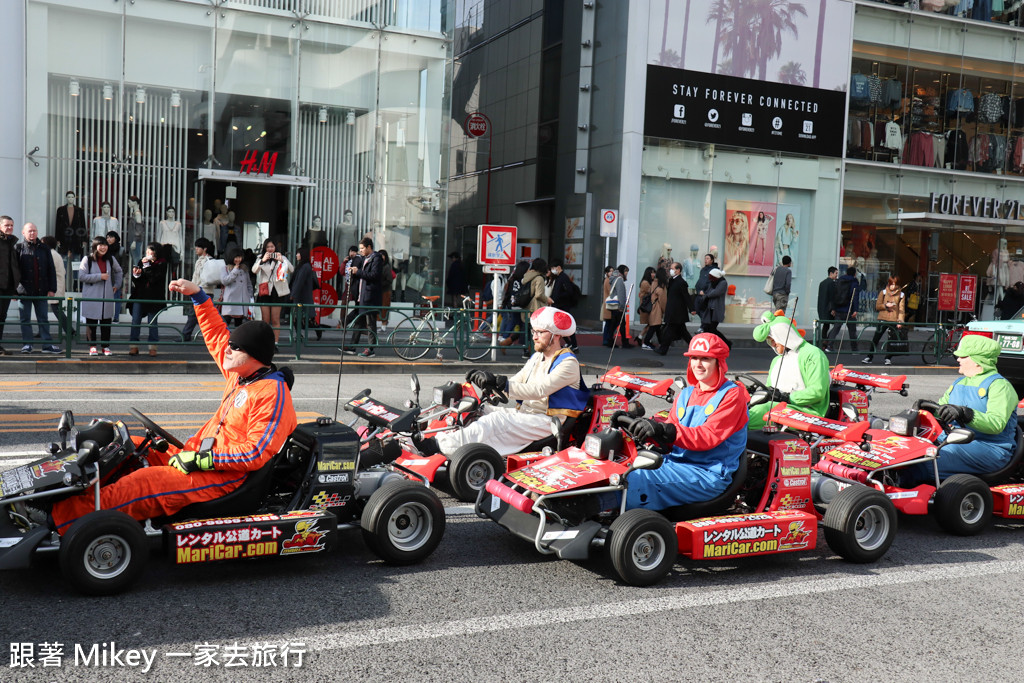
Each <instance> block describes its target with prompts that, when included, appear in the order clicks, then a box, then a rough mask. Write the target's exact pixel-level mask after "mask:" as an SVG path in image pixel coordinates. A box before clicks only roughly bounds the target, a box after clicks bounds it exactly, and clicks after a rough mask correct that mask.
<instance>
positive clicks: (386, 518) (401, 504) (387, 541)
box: [360, 481, 444, 564]
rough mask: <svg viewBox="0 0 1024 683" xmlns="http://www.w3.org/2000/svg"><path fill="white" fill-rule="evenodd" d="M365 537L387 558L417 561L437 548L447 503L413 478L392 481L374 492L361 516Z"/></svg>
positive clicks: (442, 534)
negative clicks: (443, 502)
mask: <svg viewBox="0 0 1024 683" xmlns="http://www.w3.org/2000/svg"><path fill="white" fill-rule="evenodd" d="M360 526H361V527H362V528H363V538H364V539H365V540H366V545H368V546H369V547H370V550H372V551H373V552H374V553H376V554H377V556H378V557H380V558H381V559H382V560H384V561H385V562H388V563H390V564H414V563H416V562H419V561H420V560H422V559H424V558H425V557H427V556H428V555H430V553H432V552H434V549H435V548H437V544H438V543H440V542H441V537H442V536H444V506H443V505H442V504H441V500H440V499H439V498H438V497H437V495H436V494H435V493H434V492H433V491H431V490H430V489H428V488H426V487H425V486H423V485H422V484H419V483H417V482H413V481H390V482H387V483H385V484H384V485H383V486H381V487H380V488H379V489H377V490H376V491H374V492H373V494H372V495H371V496H370V499H369V500H368V501H367V502H366V507H365V508H364V509H363V516H362V518H361V520H360Z"/></svg>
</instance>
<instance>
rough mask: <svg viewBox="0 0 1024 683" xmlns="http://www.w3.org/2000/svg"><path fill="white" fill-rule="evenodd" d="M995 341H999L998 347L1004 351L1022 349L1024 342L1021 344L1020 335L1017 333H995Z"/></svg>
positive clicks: (1023, 348)
mask: <svg viewBox="0 0 1024 683" xmlns="http://www.w3.org/2000/svg"><path fill="white" fill-rule="evenodd" d="M996 341H998V342H999V347H1000V348H1001V349H1002V350H1004V351H1021V350H1024V344H1021V336H1020V335H1019V334H997V335H996Z"/></svg>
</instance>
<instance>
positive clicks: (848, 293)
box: [828, 266, 860, 353]
mask: <svg viewBox="0 0 1024 683" xmlns="http://www.w3.org/2000/svg"><path fill="white" fill-rule="evenodd" d="M832 308H833V311H832V315H833V317H834V319H835V320H836V322H835V323H833V324H832V330H831V331H830V332H829V333H828V340H829V345H830V346H834V345H833V344H832V341H833V340H834V339H835V338H836V337H838V336H839V332H840V330H841V329H842V327H843V322H844V321H845V324H846V329H847V332H849V334H850V350H851V351H853V353H857V311H858V310H860V281H859V280H857V269H856V268H854V267H853V266H847V268H846V274H845V275H842V276H840V277H839V279H838V280H837V281H836V298H835V301H834V302H833V303H832Z"/></svg>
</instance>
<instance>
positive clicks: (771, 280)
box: [764, 268, 775, 294]
mask: <svg viewBox="0 0 1024 683" xmlns="http://www.w3.org/2000/svg"><path fill="white" fill-rule="evenodd" d="M774 287H775V269H774V268H772V272H771V273H770V274H769V275H768V279H767V280H765V282H764V293H765V294H771V293H772V290H773V289H774Z"/></svg>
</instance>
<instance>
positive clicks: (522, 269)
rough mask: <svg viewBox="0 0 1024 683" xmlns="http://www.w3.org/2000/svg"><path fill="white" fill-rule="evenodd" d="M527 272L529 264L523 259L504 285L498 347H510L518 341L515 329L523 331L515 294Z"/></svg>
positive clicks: (521, 317)
mask: <svg viewBox="0 0 1024 683" xmlns="http://www.w3.org/2000/svg"><path fill="white" fill-rule="evenodd" d="M528 270H530V262H529V261H527V260H525V259H524V260H522V261H520V262H519V263H517V264H516V268H515V270H513V271H512V275H510V276H509V278H508V281H507V282H506V283H505V291H504V293H503V295H502V297H501V307H502V308H503V309H504V311H503V312H502V314H501V340H500V341H499V342H498V344H499V345H500V346H512V345H513V344H516V343H518V342H519V340H520V336H519V334H517V333H516V332H515V329H516V328H517V327H518V328H519V329H520V330H521V329H523V315H522V313H521V310H522V309H519V308H516V294H518V293H519V289H520V288H521V287H522V286H523V276H525V275H526V272H527V271H528Z"/></svg>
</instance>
